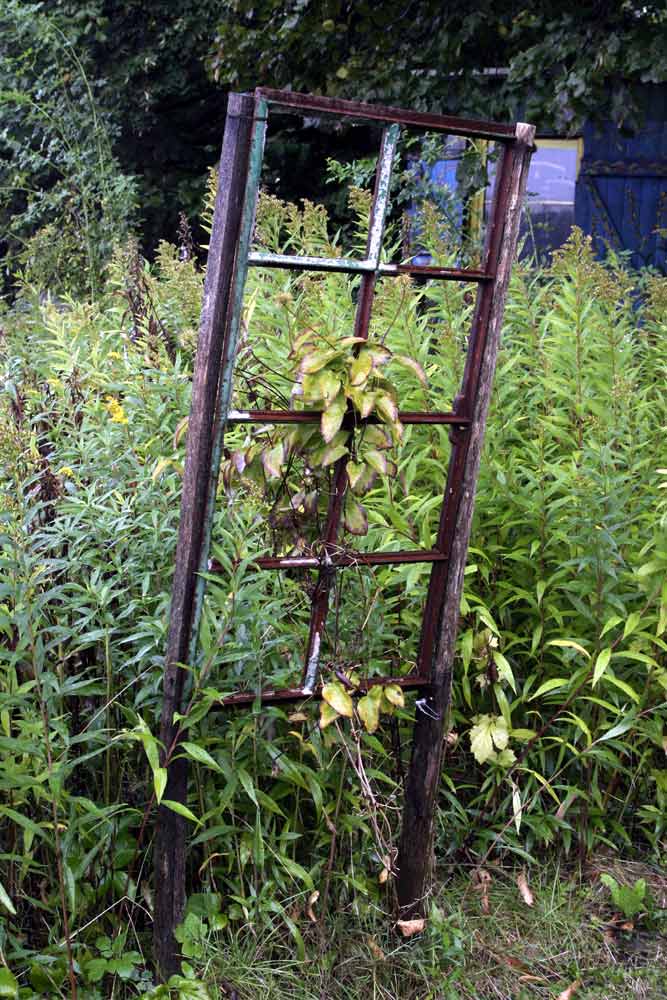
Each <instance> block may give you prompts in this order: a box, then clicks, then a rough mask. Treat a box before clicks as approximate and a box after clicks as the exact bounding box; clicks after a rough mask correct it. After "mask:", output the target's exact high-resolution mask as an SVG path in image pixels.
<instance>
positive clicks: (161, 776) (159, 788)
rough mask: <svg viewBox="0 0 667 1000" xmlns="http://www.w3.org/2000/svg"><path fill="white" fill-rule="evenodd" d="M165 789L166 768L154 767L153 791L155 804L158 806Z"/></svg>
mask: <svg viewBox="0 0 667 1000" xmlns="http://www.w3.org/2000/svg"><path fill="white" fill-rule="evenodd" d="M166 787H167V768H166V767H156V768H155V770H154V771H153V788H154V789H155V798H156V800H157V804H158V805H160V803H161V802H162V796H163V795H164V790H165V788H166Z"/></svg>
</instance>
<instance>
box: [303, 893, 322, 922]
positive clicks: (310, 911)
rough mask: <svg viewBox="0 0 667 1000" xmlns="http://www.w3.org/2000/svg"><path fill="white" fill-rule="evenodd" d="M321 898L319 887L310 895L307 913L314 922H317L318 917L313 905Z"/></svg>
mask: <svg viewBox="0 0 667 1000" xmlns="http://www.w3.org/2000/svg"><path fill="white" fill-rule="evenodd" d="M319 898H320V893H319V889H315V890H314V891H313V892H311V894H310V896H309V897H308V906H307V908H306V914H307V915H308V919H309V920H312V922H313V923H314V924H316V923H317V917H316V916H315V913H314V911H313V906H314V905H315V903H316V902H317V901H318V899H319Z"/></svg>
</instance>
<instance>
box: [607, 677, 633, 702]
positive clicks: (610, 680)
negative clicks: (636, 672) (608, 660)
mask: <svg viewBox="0 0 667 1000" xmlns="http://www.w3.org/2000/svg"><path fill="white" fill-rule="evenodd" d="M603 680H604V682H605V684H613V686H614V687H616V688H618V690H619V691H622V692H623V694H627V696H628V698H632V700H633V701H634V702H635V703H636V704H637V705H638V704H639V702H640V701H641V698H640V696H639V694H638V692H637V691H635V689H634V688H633V687H630V685H629V684H626V682H625V681H622V680H621V679H620V677H614V675H613V674H609V673H607V674H605V675H604V678H603Z"/></svg>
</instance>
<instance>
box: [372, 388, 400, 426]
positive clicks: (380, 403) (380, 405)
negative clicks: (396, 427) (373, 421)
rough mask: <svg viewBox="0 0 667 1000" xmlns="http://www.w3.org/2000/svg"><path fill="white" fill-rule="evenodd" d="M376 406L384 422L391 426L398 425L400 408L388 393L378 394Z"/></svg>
mask: <svg viewBox="0 0 667 1000" xmlns="http://www.w3.org/2000/svg"><path fill="white" fill-rule="evenodd" d="M375 406H376V408H377V411H378V413H379V414H380V416H381V417H382V419H383V420H385V421H386V422H387V423H389V424H395V423H397V421H398V407H397V406H396V403H395V402H394V400H393V399H392V398H391V396H388V395H387V393H386V392H379V393H378V394H377V397H376V400H375Z"/></svg>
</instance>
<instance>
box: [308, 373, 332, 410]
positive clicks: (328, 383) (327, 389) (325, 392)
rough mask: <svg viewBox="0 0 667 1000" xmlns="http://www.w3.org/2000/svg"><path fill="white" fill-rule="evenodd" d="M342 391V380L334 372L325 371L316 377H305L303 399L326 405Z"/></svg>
mask: <svg viewBox="0 0 667 1000" xmlns="http://www.w3.org/2000/svg"><path fill="white" fill-rule="evenodd" d="M339 391H340V379H339V378H337V377H336V375H334V373H333V372H331V371H328V370H325V371H321V372H318V373H317V374H316V375H304V377H303V398H304V400H305V401H306V402H311V403H319V402H320V401H324V402H325V403H326V402H328V401H329V400H332V399H334V397H335V396H336V395H337V394H338V392H339Z"/></svg>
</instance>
